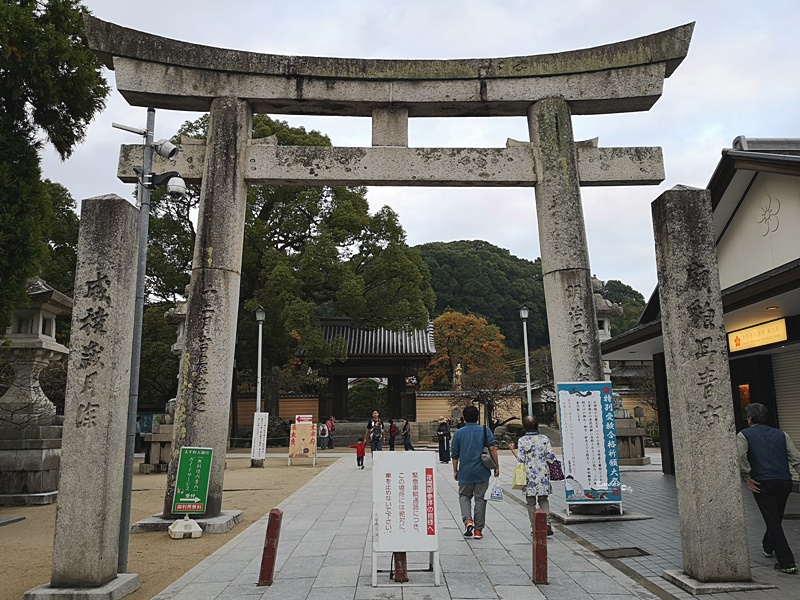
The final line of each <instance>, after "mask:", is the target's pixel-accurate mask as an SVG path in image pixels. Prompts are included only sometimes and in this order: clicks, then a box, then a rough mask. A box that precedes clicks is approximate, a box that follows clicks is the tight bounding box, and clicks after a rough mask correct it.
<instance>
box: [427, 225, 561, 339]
mask: <svg viewBox="0 0 800 600" xmlns="http://www.w3.org/2000/svg"><path fill="white" fill-rule="evenodd" d="M416 248H418V249H419V251H420V252H421V253H422V258H423V259H424V260H425V262H426V263H427V265H428V269H429V270H430V273H431V281H432V285H433V291H434V292H435V294H436V314H443V313H444V312H445V310H447V309H448V308H450V309H452V310H456V311H460V312H463V313H469V314H476V315H479V316H482V317H485V318H486V320H487V321H488V322H489V323H492V324H495V325H497V326H498V327H499V328H500V331H501V332H502V333H503V335H504V336H505V339H506V343H507V344H508V346H509V347H511V348H522V322H521V321H520V318H519V307H520V305H522V303H523V302H527V303H528V306H530V307H531V309H532V310H531V317H530V318H529V320H528V342H529V344H530V345H531V347H532V348H535V347H537V346H543V345H545V344H547V343H548V337H547V315H546V312H545V305H544V287H543V284H542V263H541V260H539V259H536V261H534V262H531V261H529V260H525V259H523V258H518V257H516V256H514V255H512V254H511V253H510V252H509V251H508V250H505V249H503V248H498V247H497V246H493V245H492V244H490V243H489V242H484V241H480V240H473V241H458V242H433V243H430V244H422V245H420V246H416Z"/></svg>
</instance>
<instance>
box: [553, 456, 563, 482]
mask: <svg viewBox="0 0 800 600" xmlns="http://www.w3.org/2000/svg"><path fill="white" fill-rule="evenodd" d="M550 481H564V469H562V468H561V461H560V460H558V459H556V460H554V461H553V462H551V463H550Z"/></svg>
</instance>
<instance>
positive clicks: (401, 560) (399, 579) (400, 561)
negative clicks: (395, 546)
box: [392, 552, 408, 583]
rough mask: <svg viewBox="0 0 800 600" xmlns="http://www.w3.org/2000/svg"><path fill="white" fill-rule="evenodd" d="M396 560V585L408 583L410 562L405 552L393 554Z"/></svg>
mask: <svg viewBox="0 0 800 600" xmlns="http://www.w3.org/2000/svg"><path fill="white" fill-rule="evenodd" d="M392 557H393V558H394V580H395V583H407V582H408V561H407V560H406V553H405V552H395V553H393V554H392Z"/></svg>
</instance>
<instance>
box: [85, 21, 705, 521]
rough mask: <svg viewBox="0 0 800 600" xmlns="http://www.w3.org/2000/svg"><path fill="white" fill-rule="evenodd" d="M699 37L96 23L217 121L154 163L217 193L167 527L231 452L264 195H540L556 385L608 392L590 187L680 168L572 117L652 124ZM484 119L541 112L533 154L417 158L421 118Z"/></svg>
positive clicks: (200, 261)
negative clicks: (183, 451) (344, 121)
mask: <svg viewBox="0 0 800 600" xmlns="http://www.w3.org/2000/svg"><path fill="white" fill-rule="evenodd" d="M693 28H694V24H688V25H684V26H681V27H677V28H675V29H670V30H668V31H664V32H661V33H657V34H653V35H650V36H646V37H642V38H637V39H633V40H628V41H624V42H619V43H616V44H610V45H606V46H599V47H596V48H590V49H585V50H576V51H570V52H563V53H558V54H548V55H540V56H519V57H510V58H494V59H465V60H413V61H411V60H367V59H344V58H314V57H292V56H276V55H269V54H256V53H251V52H243V51H236V50H226V49H219V48H211V47H207V46H201V45H195V44H189V43H185V42H180V41H176V40H171V39H167V38H162V37H158V36H154V35H150V34H146V33H142V32H139V31H135V30H131V29H127V28H124V27H120V26H118V25H114V24H112V23H108V22H104V21H101V20H99V19H96V18H93V17H87V18H86V30H87V36H88V39H89V45H90V47H91V48H92V49H93V50H94V51H95V52H96V53H97V54H98V55H99V56H101V58H102V59H103V60H104V62H105V64H106V66H107V67H108V68H110V69H113V70H114V71H115V72H116V85H117V89H118V90H119V91H120V93H121V94H122V95H123V96H124V97H125V99H126V100H127V101H128V102H129V103H130V104H132V105H135V106H146V107H153V108H165V109H173V110H191V111H209V112H210V116H211V119H210V125H209V133H208V139H207V141H206V142H205V143H202V142H200V143H197V142H192V143H188V142H189V141H188V140H187V143H185V144H184V146H183V152H182V153H181V154H180V155H179V156H178V159H177V164H169V165H167V164H166V163H163V164H161V165H159V164H158V163H157V162H156V165H154V168H156V169H158V168H159V167H162V168H165V169H166V168H167V166H168V167H169V170H173V169H177V170H178V171H180V173H181V174H182V176H183V177H184V178H185V179H186V180H187V181H194V182H197V181H200V180H202V191H201V200H200V216H199V223H198V231H197V240H196V245H195V253H194V262H193V266H192V278H191V286H190V290H189V298H188V318H187V332H186V336H185V341H184V350H183V362H182V364H183V369H182V373H181V383H180V387H179V391H178V401H177V410H176V421H175V422H176V426H175V438H174V440H173V446H172V448H173V459H172V461H171V464H170V469H169V478H168V484H167V492H166V497H165V503H164V516H165V517H168V516H170V511H171V504H172V495H173V493H174V485H175V472H176V468H177V456H178V453H179V450H180V448H181V447H182V446H184V445H201V446H210V447H213V448H214V450H215V454H216V455H217V456H220V457H221V456H224V452H225V448H226V434H227V423H228V407H229V403H228V401H227V399H228V395H229V393H230V389H231V373H232V366H233V350H234V340H235V333H236V332H235V328H236V317H237V315H236V312H237V305H238V298H239V279H240V269H241V260H242V240H243V231H244V215H245V202H246V190H247V185H248V184H271V185H281V184H293V185H393V186H483V187H534V188H535V190H536V208H537V215H538V221H539V223H538V224H539V238H540V243H541V255H542V268H543V273H544V287H545V296H546V301H547V318H548V325H549V329H550V342H551V351H552V356H553V366H554V371H555V373H554V376H555V379H556V381H578V380H600V379H602V378H603V377H602V376H603V363H602V360H601V356H600V349H599V341H598V329H597V321H596V318H595V308H594V300H593V295H592V284H591V275H590V268H589V257H588V251H587V244H586V232H585V226H584V220H583V211H582V206H581V198H580V187H581V186H582V185H584V186H602V185H606V186H607V185H645V184H647V185H652V184H658V183H660V182H661V181H662V180H663V179H664V170H663V160H662V153H661V149H660V148H658V147H645V148H601V147H598V145H597V141H596V140H594V141H589V142H575V140H574V138H573V133H572V115H592V114H608V113H619V112H631V111H643V110H648V109H649V108H650V107H651V106H652V105H653V104H654V103H655V102H656V101H657V100H658V98H659V97H660V96H661V93H662V89H663V82H664V79H665V78H666V77H669V76H670V75H671V74H672V73H673V72H674V70H675V69H676V68H677V67H678V65H679V64H680V63H681V61H682V60H683V59H684V57H685V56H686V53H687V51H688V47H689V42H690V40H691V35H692V31H693ZM254 112H257V113H269V114H294V115H334V116H358V117H371V118H372V147H370V148H335V147H291V146H289V147H287V146H277V145H276V142H275V140H274V139H269V138H267V139H265V140H252V139H251V121H252V115H253V113H254ZM472 116H485V117H490V116H526V117H527V119H528V126H529V131H530V142H515V141H512V140H509V142H508V143H507V146H506V147H505V148H409V147H408V119H409V118H410V117H472ZM141 159H142V147H141V146H134V145H126V146H123V148H122V151H121V156H120V163H119V172H118V174H119V177H120V178H121V179H122V180H123V181H126V182H131V183H133V182H135V181H136V176H135V174H134V171H133V167H134V166H135V165H138V164H140V163H141ZM223 466H224V460H222V459H219V460H216V461H215V463H214V465H213V467H212V473H211V482H210V491H209V498H208V509H207V512H206V516H217V515H219V514H220V512H221V506H222V482H223Z"/></svg>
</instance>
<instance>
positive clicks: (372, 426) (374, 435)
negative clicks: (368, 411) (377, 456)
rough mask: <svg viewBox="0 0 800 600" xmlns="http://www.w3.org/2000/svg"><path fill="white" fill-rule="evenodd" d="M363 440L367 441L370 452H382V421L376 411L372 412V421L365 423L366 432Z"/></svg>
mask: <svg viewBox="0 0 800 600" xmlns="http://www.w3.org/2000/svg"><path fill="white" fill-rule="evenodd" d="M364 438H365V439H367V440H369V446H370V450H371V451H372V452H381V451H382V450H383V421H381V415H380V413H379V412H378V411H377V410H373V411H372V419H370V421H369V422H368V423H367V432H366V433H365V434H364Z"/></svg>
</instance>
